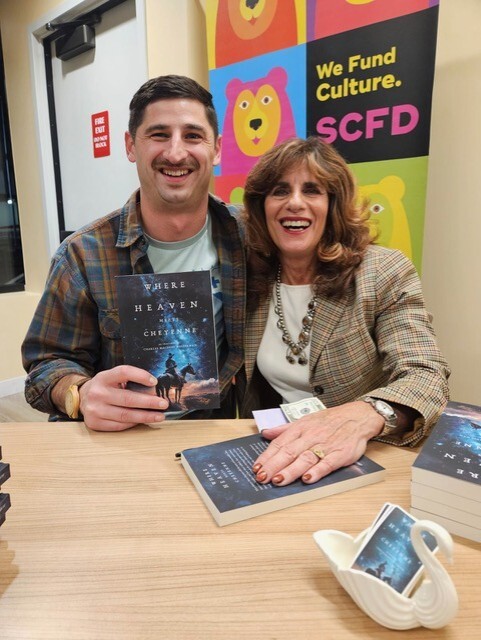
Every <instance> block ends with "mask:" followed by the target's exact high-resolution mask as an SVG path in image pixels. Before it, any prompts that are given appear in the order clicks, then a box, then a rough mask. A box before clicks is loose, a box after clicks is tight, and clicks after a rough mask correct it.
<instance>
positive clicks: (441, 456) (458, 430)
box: [411, 402, 481, 542]
mask: <svg viewBox="0 0 481 640" xmlns="http://www.w3.org/2000/svg"><path fill="white" fill-rule="evenodd" d="M411 513H413V514H414V515H416V516H417V517H420V518H427V519H430V520H434V521H435V522H438V523H439V524H441V525H442V526H443V527H444V528H445V529H447V530H448V531H449V532H450V533H454V534H456V535H461V536H464V537H466V538H469V539H471V540H476V541H478V542H481V407H479V406H476V405H470V404H465V403H461V402H449V403H448V405H447V407H446V409H445V410H444V412H443V413H442V415H441V417H440V418H439V420H438V422H437V423H436V425H435V426H434V428H433V430H432V432H431V434H430V435H429V437H428V439H427V440H426V442H425V443H424V445H423V448H422V449H421V451H420V453H419V454H418V456H417V458H416V460H415V461H414V464H413V466H412V483H411Z"/></svg>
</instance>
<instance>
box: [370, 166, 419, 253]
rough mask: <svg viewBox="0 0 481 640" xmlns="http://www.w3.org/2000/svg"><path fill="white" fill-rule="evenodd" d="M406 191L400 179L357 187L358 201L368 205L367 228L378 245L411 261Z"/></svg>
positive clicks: (388, 179) (390, 177)
mask: <svg viewBox="0 0 481 640" xmlns="http://www.w3.org/2000/svg"><path fill="white" fill-rule="evenodd" d="M405 191H406V186H405V184H404V181H403V180H402V179H401V178H400V177H399V176H386V177H385V178H383V179H382V180H381V181H380V182H378V183H377V184H367V185H363V186H360V187H359V193H360V195H361V197H363V198H366V199H367V200H368V201H369V203H370V205H369V211H370V214H371V216H370V219H369V225H370V228H371V234H372V236H373V237H376V236H377V242H378V243H379V244H381V245H383V246H385V247H390V248H391V249H399V250H400V251H402V252H403V253H404V255H405V256H407V257H408V258H409V259H410V260H412V246H411V232H410V230H409V223H408V218H407V215H406V210H405V208H404V204H403V200H402V199H403V197H404V193H405Z"/></svg>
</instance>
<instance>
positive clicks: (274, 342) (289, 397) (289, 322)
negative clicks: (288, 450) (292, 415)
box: [257, 284, 312, 402]
mask: <svg viewBox="0 0 481 640" xmlns="http://www.w3.org/2000/svg"><path fill="white" fill-rule="evenodd" d="M311 298H312V289H311V285H309V284H303V285H290V284H281V300H282V311H283V313H284V321H285V325H286V327H287V330H288V332H289V333H290V335H291V338H292V339H293V341H294V342H298V341H299V333H300V332H301V329H302V319H303V318H304V316H305V315H306V313H307V305H308V304H309V301H310V300H311ZM275 304H276V294H275V285H274V291H273V294H272V298H271V301H270V305H269V315H268V318H267V324H266V328H265V329H264V335H263V336H262V341H261V344H260V346H259V351H258V353H257V366H258V368H259V371H260V372H261V374H262V375H263V376H264V378H265V379H266V380H267V381H268V382H269V384H270V385H271V387H273V388H274V389H275V390H276V391H277V392H278V393H280V395H281V396H282V398H283V402H295V401H296V400H302V399H303V398H309V397H311V396H312V391H311V388H310V385H309V365H308V364H307V365H304V366H303V365H300V364H298V363H297V358H296V363H295V364H290V363H289V362H287V360H286V353H287V349H288V346H287V345H286V344H284V342H283V341H282V331H281V330H280V329H279V328H278V326H277V321H278V320H279V316H278V315H277V314H276V312H275V311H274V306H275ZM304 353H305V355H306V357H307V359H308V360H309V353H310V343H309V344H308V345H307V347H306V348H305V349H304ZM294 357H295V356H294Z"/></svg>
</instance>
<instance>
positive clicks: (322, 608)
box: [0, 420, 481, 640]
mask: <svg viewBox="0 0 481 640" xmlns="http://www.w3.org/2000/svg"><path fill="white" fill-rule="evenodd" d="M254 430H255V428H254V426H253V422H252V421H250V420H237V421H230V422H200V421H199V422H188V421H185V422H170V423H165V425H163V426H162V428H160V429H151V428H150V427H147V426H141V427H137V428H135V429H132V430H129V431H125V432H121V433H96V432H91V431H89V430H87V429H86V428H85V426H84V425H83V424H72V423H68V424H65V423H56V424H48V423H17V424H0V445H1V446H2V449H3V458H4V460H5V461H7V462H9V463H10V465H11V474H12V477H11V478H10V480H8V482H7V483H5V485H4V486H3V490H4V491H8V492H9V493H10V495H11V500H12V507H11V509H10V511H8V513H7V519H6V522H5V523H4V524H3V525H2V527H1V528H0V638H1V639H2V640H10V639H20V638H21V639H22V640H37V639H39V640H40V639H42V640H47V639H48V640H53V639H59V640H90V639H92V640H104V639H109V640H110V639H111V640H122V639H125V640H137V639H138V640H149V639H155V640H171V639H175V638H179V639H181V640H190V639H192V640H204V639H205V640H216V639H220V638H222V639H225V638H227V639H229V640H230V639H249V640H252V639H253V640H256V639H258V638H259V639H263V640H271V639H274V638H275V639H283V638H286V639H289V640H294V639H296V640H297V639H300V640H304V639H309V640H312V639H318V638H319V639H321V638H322V640H331V639H336V640H337V639H339V638H342V639H344V638H352V639H354V638H356V639H359V638H366V639H367V638H369V639H370V640H371V639H373V638H394V637H401V634H402V637H403V638H405V639H406V640H407V639H409V640H412V639H413V638H431V639H433V638H436V640H438V639H439V638H441V639H449V640H451V639H454V638H466V637H467V638H477V637H479V625H480V623H481V613H480V608H479V597H480V593H481V589H480V588H481V566H480V555H479V549H480V546H479V545H478V544H475V543H472V542H468V541H465V540H463V539H461V538H455V562H454V565H452V566H451V568H450V571H451V575H452V577H453V580H454V582H455V584H456V586H457V589H458V592H459V596H460V611H459V614H458V616H457V617H456V618H455V620H454V621H453V622H452V623H451V624H450V625H448V626H447V627H445V628H443V629H441V630H437V631H430V630H427V629H422V628H419V629H414V630H411V631H405V632H396V631H390V630H388V629H385V628H383V627H381V626H379V625H378V624H376V623H375V622H373V621H372V620H371V619H370V618H368V617H367V616H366V615H365V614H364V613H363V612H361V611H360V610H359V609H358V608H357V606H356V605H355V604H354V603H353V602H352V600H351V599H350V597H349V596H348V595H347V594H346V593H345V592H344V590H343V589H342V588H341V587H340V586H339V584H338V583H337V581H336V580H335V579H334V577H333V576H332V574H331V573H330V571H329V569H328V566H327V563H326V561H325V560H324V558H323V557H322V556H321V554H320V552H319V550H318V549H317V546H316V545H315V543H314V541H313V539H312V533H313V532H314V531H316V530H318V529H323V528H332V529H340V530H343V531H346V532H348V533H351V534H357V533H358V532H360V531H361V530H362V529H363V528H365V527H367V526H368V525H369V524H370V522H371V520H372V518H373V517H374V515H375V514H376V513H377V511H378V509H379V508H380V507H381V505H382V504H383V502H385V501H386V500H389V501H391V502H395V503H397V504H400V505H401V506H403V507H405V508H408V507H409V480H410V465H411V463H412V461H413V459H414V457H415V453H414V452H412V451H406V450H399V449H395V448H393V447H389V446H386V445H381V444H378V443H373V444H371V445H370V448H369V450H368V455H369V456H370V457H372V458H373V459H375V460H376V461H378V462H380V463H381V464H383V465H384V466H385V467H386V468H387V469H388V479H387V480H386V481H385V482H381V483H378V484H374V485H371V486H367V487H363V488H360V489H356V490H354V491H351V492H348V493H343V494H339V495H335V496H331V497H328V498H324V499H322V500H318V501H315V502H310V503H308V504H305V505H299V506H296V507H292V508H290V509H286V510H283V511H278V512H275V513H271V514H268V515H265V516H261V517H258V518H254V519H252V520H245V521H244V522H240V523H237V524H233V525H230V526H227V527H222V528H220V527H217V525H216V524H215V523H214V521H213V520H212V518H211V516H210V514H209V512H208V511H207V509H206V508H205V507H204V504H203V503H202V501H201V500H200V498H199V496H198V495H197V493H196V491H195V490H194V488H193V487H192V485H191V483H190V481H189V480H188V478H187V476H186V474H185V472H184V470H183V468H182V467H181V466H180V463H179V462H177V461H176V460H175V459H174V453H175V452H176V451H180V450H182V449H184V448H188V447H191V446H197V445H201V444H207V443H209V442H214V441H219V440H227V439H229V438H231V437H237V436H241V435H245V434H246V433H250V432H253V431H254Z"/></svg>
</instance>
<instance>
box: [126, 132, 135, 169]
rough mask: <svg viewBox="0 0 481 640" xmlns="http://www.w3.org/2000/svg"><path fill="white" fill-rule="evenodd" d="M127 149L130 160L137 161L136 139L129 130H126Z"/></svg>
mask: <svg viewBox="0 0 481 640" xmlns="http://www.w3.org/2000/svg"><path fill="white" fill-rule="evenodd" d="M125 151H126V153H127V158H128V160H129V162H135V145H134V139H133V138H132V136H131V135H130V133H129V132H128V131H126V132H125Z"/></svg>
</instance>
